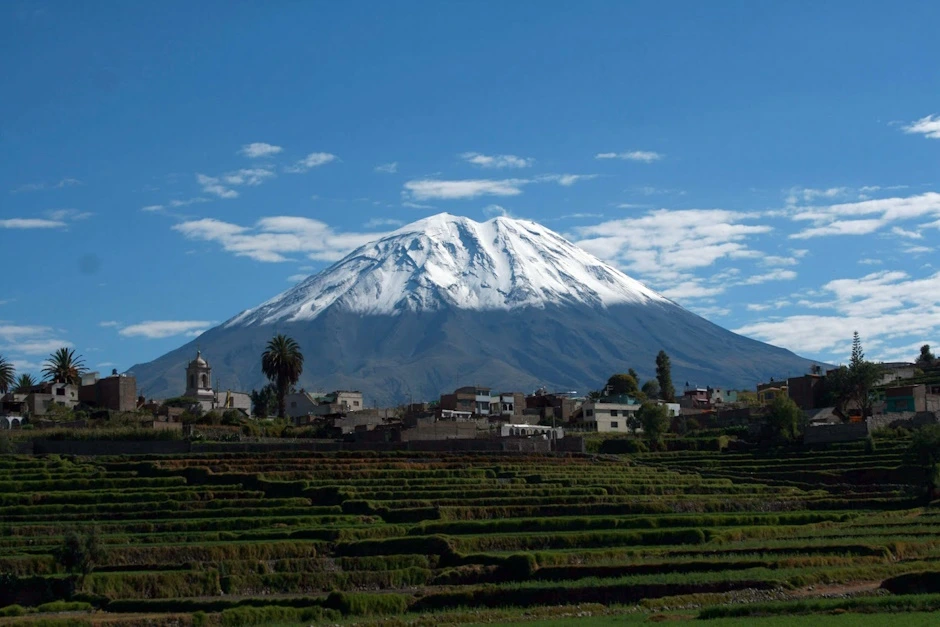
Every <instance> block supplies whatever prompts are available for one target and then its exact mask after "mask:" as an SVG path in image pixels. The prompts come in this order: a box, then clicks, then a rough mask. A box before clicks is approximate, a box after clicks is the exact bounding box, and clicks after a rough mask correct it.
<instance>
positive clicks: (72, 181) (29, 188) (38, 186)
mask: <svg viewBox="0 0 940 627" xmlns="http://www.w3.org/2000/svg"><path fill="white" fill-rule="evenodd" d="M82 184H83V183H82V182H81V181H79V180H78V179H76V178H71V177H66V178H64V179H60V180H59V182H57V183H53V184H51V185H49V184H47V183H26V184H25V185H20V186H19V187H17V188H15V189H13V190H11V191H12V192H13V193H14V194H19V193H22V192H39V191H42V190H44V189H50V188H55V189H62V188H63V187H72V186H73V185H82Z"/></svg>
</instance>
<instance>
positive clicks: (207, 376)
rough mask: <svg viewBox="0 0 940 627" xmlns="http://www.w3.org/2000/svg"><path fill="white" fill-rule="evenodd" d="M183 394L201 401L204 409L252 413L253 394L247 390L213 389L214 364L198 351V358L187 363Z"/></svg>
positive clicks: (248, 414)
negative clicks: (222, 390)
mask: <svg viewBox="0 0 940 627" xmlns="http://www.w3.org/2000/svg"><path fill="white" fill-rule="evenodd" d="M183 396H185V397H187V398H194V399H196V400H197V401H199V405H200V406H202V410H203V411H212V410H217V411H222V412H224V411H225V410H227V409H237V410H239V411H242V412H244V413H245V415H246V416H250V415H251V395H250V394H246V393H245V392H233V391H231V390H226V391H225V392H221V391H215V390H213V389H212V366H210V365H209V362H208V361H206V360H205V358H203V356H202V351H196V358H195V359H194V360H192V361H191V362H189V363H188V364H187V365H186V392H185V393H184V394H183Z"/></svg>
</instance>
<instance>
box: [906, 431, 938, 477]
mask: <svg viewBox="0 0 940 627" xmlns="http://www.w3.org/2000/svg"><path fill="white" fill-rule="evenodd" d="M907 458H908V461H909V462H910V463H912V464H914V465H915V466H919V467H920V468H922V469H923V471H924V480H925V483H926V485H927V489H928V490H929V491H931V492H933V491H935V490H937V489H938V488H940V425H927V426H924V427H921V428H920V429H918V430H916V431H915V432H914V434H913V436H912V437H911V444H910V446H909V447H908V449H907Z"/></svg>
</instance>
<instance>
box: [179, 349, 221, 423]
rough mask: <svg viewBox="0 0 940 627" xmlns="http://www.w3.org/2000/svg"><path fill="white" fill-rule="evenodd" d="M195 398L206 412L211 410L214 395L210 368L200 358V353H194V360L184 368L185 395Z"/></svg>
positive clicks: (207, 363)
mask: <svg viewBox="0 0 940 627" xmlns="http://www.w3.org/2000/svg"><path fill="white" fill-rule="evenodd" d="M184 396H188V397H190V398H195V399H197V400H198V401H199V403H200V404H201V405H202V408H203V409H204V410H206V411H208V410H210V409H212V402H213V400H215V394H213V392H212V367H211V366H210V365H209V362H207V361H206V360H205V359H203V358H202V352H200V351H196V358H195V359H194V360H192V361H191V362H189V365H187V366H186V394H185V395H184Z"/></svg>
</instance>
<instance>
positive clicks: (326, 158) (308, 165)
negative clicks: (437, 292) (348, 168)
mask: <svg viewBox="0 0 940 627" xmlns="http://www.w3.org/2000/svg"><path fill="white" fill-rule="evenodd" d="M335 160H336V155H334V154H331V153H329V152H311V153H310V154H309V155H307V156H306V157H304V158H303V159H301V160H300V161H298V162H297V163H295V164H294V165H291V166H288V167H286V168H284V171H285V172H290V173H291V174H301V173H303V172H307V171H308V170H312V169H313V168H318V167H320V166H321V165H325V164H327V163H330V162H331V161H335Z"/></svg>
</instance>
